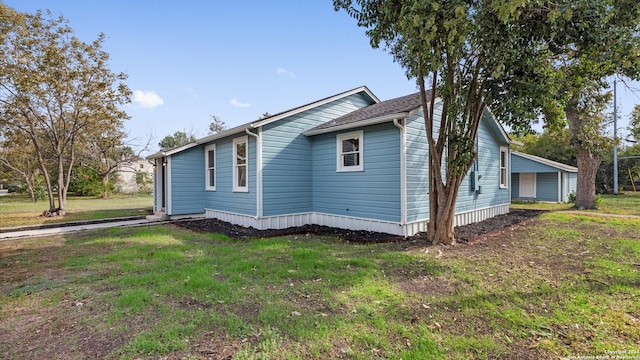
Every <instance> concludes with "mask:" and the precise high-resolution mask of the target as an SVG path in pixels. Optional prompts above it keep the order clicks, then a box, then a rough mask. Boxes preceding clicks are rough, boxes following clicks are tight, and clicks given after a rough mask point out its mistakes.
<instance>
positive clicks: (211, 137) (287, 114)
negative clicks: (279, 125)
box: [147, 86, 380, 160]
mask: <svg viewBox="0 0 640 360" xmlns="http://www.w3.org/2000/svg"><path fill="white" fill-rule="evenodd" d="M358 93H362V94H364V95H365V96H367V97H368V98H369V99H370V100H371V102H373V103H379V102H380V100H379V99H378V97H377V96H375V95H374V94H373V93H372V92H371V90H369V88H367V87H366V86H360V87H357V88H355V89H351V90H347V91H345V92H341V93H339V94H335V95H332V96H328V97H326V98H323V99H320V100H316V101H313V102H310V103H308V104H305V105H301V106H298V107H295V108H292V109H289V110H285V111H282V112H279V113H277V114H274V115H271V116H269V117H267V118H264V119H259V120H255V121H252V122H249V123H246V124H243V125H239V126H236V127H234V128H231V129H228V130H224V131H221V132H219V133H216V134H212V135H208V136H205V137H203V138H200V139H197V140H196V141H195V142H192V143H189V144H185V145H182V146H179V147H177V148H174V149H169V150H167V151H160V152H157V153H155V154H153V155H150V156H148V157H147V159H149V160H152V159H156V158H160V157H163V156H168V155H172V154H175V153H178V152H181V151H184V150H187V149H190V148H192V147H194V146H197V145H200V144H205V143H208V142H210V141H213V140H217V139H221V138H223V137H227V136H230V135H235V134H238V133H244V132H246V131H248V130H249V129H255V128H258V127H261V126H264V125H267V124H270V123H273V122H276V121H278V120H281V119H284V118H287V117H290V116H293V115H296V114H299V113H301V112H303V111H307V110H309V109H313V108H316V107H318V106H322V105H325V104H328V103H330V102H333V101H336V100H339V99H342V98H346V97H348V96H351V95H354V94H358Z"/></svg>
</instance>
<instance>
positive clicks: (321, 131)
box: [302, 112, 409, 136]
mask: <svg viewBox="0 0 640 360" xmlns="http://www.w3.org/2000/svg"><path fill="white" fill-rule="evenodd" d="M407 116H409V113H406V112H402V113H396V114H389V115H384V116H379V117H376V118H373V119H366V120H361V121H356V122H352V123H348V124H343V125H338V126H332V127H330V128H326V129H318V130H309V131H305V132H303V133H302V135H304V136H314V135H320V134H326V133H332V132H336V131H343V130H349V129H354V128H360V127H365V126H370V125H377V124H382V123H385V122H389V121H393V120H394V119H405V118H406V117H407Z"/></svg>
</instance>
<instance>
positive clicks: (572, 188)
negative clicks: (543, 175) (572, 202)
mask: <svg viewBox="0 0 640 360" xmlns="http://www.w3.org/2000/svg"><path fill="white" fill-rule="evenodd" d="M577 188H578V174H577V173H569V193H572V192H573V193H575V192H576V189H577Z"/></svg>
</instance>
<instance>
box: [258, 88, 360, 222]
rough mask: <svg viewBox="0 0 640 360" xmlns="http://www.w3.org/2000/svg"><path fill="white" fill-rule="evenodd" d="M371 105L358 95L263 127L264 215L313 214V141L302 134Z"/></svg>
mask: <svg viewBox="0 0 640 360" xmlns="http://www.w3.org/2000/svg"><path fill="white" fill-rule="evenodd" d="M371 103H372V102H371V100H370V99H369V98H368V97H364V96H363V95H362V94H354V95H351V96H348V97H346V98H343V99H339V100H336V101H333V102H331V103H328V104H325V105H322V106H319V107H316V108H313V109H310V110H307V111H304V112H302V113H299V114H296V115H294V116H291V117H288V118H286V119H282V120H279V121H277V122H274V123H271V124H267V125H265V126H264V127H263V130H262V156H263V189H264V190H263V199H264V200H263V207H264V210H263V214H264V216H272V215H282V214H291V213H301V212H310V211H312V209H313V195H312V193H313V189H312V186H313V179H312V170H313V166H312V162H311V157H312V155H311V151H312V147H311V142H312V141H313V139H312V138H308V137H306V136H304V135H302V133H303V132H304V131H306V130H309V129H311V128H313V127H315V126H317V125H320V124H322V123H325V122H327V121H330V120H332V119H335V118H337V117H340V116H342V115H345V114H347V113H349V112H352V111H354V110H357V109H359V108H362V107H365V106H367V105H370V104H371ZM332 153H335V143H334V148H333V149H332ZM334 172H335V168H334Z"/></svg>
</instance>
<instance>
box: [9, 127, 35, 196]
mask: <svg viewBox="0 0 640 360" xmlns="http://www.w3.org/2000/svg"><path fill="white" fill-rule="evenodd" d="M20 135H21V134H15V133H5V134H4V135H3V136H2V141H1V142H0V165H2V167H1V168H0V169H1V170H2V173H3V174H9V173H12V174H13V176H9V177H8V178H11V179H13V180H14V182H16V183H19V184H24V185H25V186H26V189H27V191H28V193H29V196H30V197H31V201H32V202H36V201H37V200H38V198H39V196H38V195H39V191H37V190H38V189H37V187H38V186H39V185H40V183H41V182H42V181H41V179H40V178H41V176H40V165H39V164H38V161H37V160H36V153H35V149H34V147H33V145H32V144H31V142H30V140H29V138H27V137H24V136H20Z"/></svg>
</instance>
